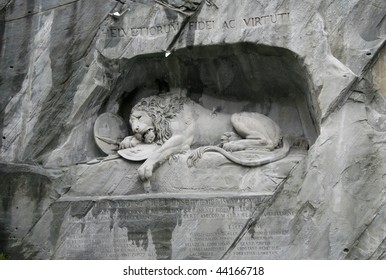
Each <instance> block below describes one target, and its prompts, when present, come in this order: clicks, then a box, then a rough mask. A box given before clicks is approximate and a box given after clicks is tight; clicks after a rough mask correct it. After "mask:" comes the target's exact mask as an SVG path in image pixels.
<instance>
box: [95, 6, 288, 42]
mask: <svg viewBox="0 0 386 280" xmlns="http://www.w3.org/2000/svg"><path fill="white" fill-rule="evenodd" d="M289 21H290V13H289V12H284V13H274V14H268V15H258V16H254V17H247V18H241V19H228V20H225V21H218V20H214V19H199V20H192V21H189V22H188V23H187V25H186V27H185V29H186V30H187V32H192V31H221V30H222V31H225V30H227V29H237V28H239V29H248V28H259V27H263V26H266V25H274V24H286V23H289ZM181 26H182V25H181V22H178V21H173V22H169V23H165V24H160V25H154V26H134V27H121V26H111V27H109V28H107V29H104V30H103V32H104V33H105V34H106V36H107V37H109V38H123V37H132V38H133V37H157V36H162V35H168V34H176V33H177V32H178V30H179V29H180V28H181Z"/></svg>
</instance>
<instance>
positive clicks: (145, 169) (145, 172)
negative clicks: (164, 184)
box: [138, 158, 157, 181]
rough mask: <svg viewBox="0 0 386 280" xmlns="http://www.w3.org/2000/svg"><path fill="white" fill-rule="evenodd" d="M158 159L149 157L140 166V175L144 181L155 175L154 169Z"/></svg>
mask: <svg viewBox="0 0 386 280" xmlns="http://www.w3.org/2000/svg"><path fill="white" fill-rule="evenodd" d="M156 163H157V161H156V160H154V159H150V158H148V159H147V160H146V161H145V162H144V163H143V164H142V165H141V166H140V167H139V168H138V175H139V178H140V179H141V180H142V181H147V180H149V179H150V178H151V176H152V175H153V171H154V168H155V165H156Z"/></svg>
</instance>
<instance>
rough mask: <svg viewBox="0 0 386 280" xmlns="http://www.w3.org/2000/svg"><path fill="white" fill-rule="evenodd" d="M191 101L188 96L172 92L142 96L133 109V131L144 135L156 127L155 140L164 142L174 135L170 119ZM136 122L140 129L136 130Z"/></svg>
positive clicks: (131, 121)
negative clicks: (150, 122)
mask: <svg viewBox="0 0 386 280" xmlns="http://www.w3.org/2000/svg"><path fill="white" fill-rule="evenodd" d="M189 101H190V99H189V98H187V97H182V96H180V95H179V94H171V93H166V94H160V95H153V96H150V97H146V98H142V99H141V100H140V101H139V102H138V103H137V104H136V105H135V106H134V107H133V109H132V110H131V114H130V119H131V120H130V124H131V128H132V129H133V132H134V133H140V134H141V135H144V134H145V133H147V131H149V130H151V129H153V128H154V130H155V142H157V144H163V143H164V142H165V141H166V140H168V139H169V138H170V137H171V136H172V132H171V129H170V120H171V119H173V118H175V117H176V115H177V114H178V113H179V112H180V111H181V110H182V109H183V106H184V104H185V103H187V102H189ZM145 114H146V115H147V116H145ZM138 117H140V118H139V119H138ZM147 117H150V119H151V121H152V125H150V124H149V121H148V119H147ZM142 118H143V119H142ZM141 119H142V120H141ZM134 122H135V126H136V127H138V129H137V130H138V131H135V129H136V128H135V127H133V125H134Z"/></svg>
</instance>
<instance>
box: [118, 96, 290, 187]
mask: <svg viewBox="0 0 386 280" xmlns="http://www.w3.org/2000/svg"><path fill="white" fill-rule="evenodd" d="M129 122H130V126H131V129H132V131H133V133H134V135H133V136H128V137H126V138H125V139H124V140H123V141H122V142H121V143H120V145H119V148H120V149H126V148H131V147H135V146H136V145H138V144H140V143H148V144H150V143H157V144H158V145H160V148H159V149H158V150H156V151H155V152H153V153H152V154H151V155H150V156H149V157H148V158H147V160H146V161H145V162H144V163H143V164H142V165H141V166H140V168H139V169H138V173H139V176H140V178H141V180H142V181H148V180H149V179H150V178H151V176H152V174H153V171H154V169H155V168H156V167H157V166H159V165H160V164H161V163H163V162H164V161H166V160H167V159H169V158H170V157H171V156H172V155H174V154H177V153H181V152H183V151H187V150H189V149H191V148H198V149H197V150H196V151H194V152H193V153H192V154H191V155H190V157H189V159H188V164H189V165H194V163H195V162H196V161H197V160H198V159H199V158H200V157H201V155H202V154H203V153H205V152H207V151H212V152H218V153H221V154H222V155H223V156H225V157H226V158H228V159H229V160H231V161H233V162H235V163H237V164H241V165H245V166H260V165H263V164H267V163H270V162H274V161H277V160H279V159H282V158H284V157H285V156H286V155H287V153H288V151H289V145H288V143H287V142H286V141H281V140H282V135H281V130H280V128H279V126H278V125H277V124H276V123H275V122H274V121H273V120H271V119H270V118H268V117H266V116H264V115H262V114H259V113H255V112H241V113H235V114H232V115H229V114H223V113H215V112H213V111H211V110H208V109H206V108H204V107H203V106H201V105H200V104H198V103H196V102H193V101H192V100H191V99H189V98H187V97H183V96H180V95H178V94H171V93H167V94H161V95H158V96H150V97H147V98H143V99H142V100H140V102H139V103H138V104H136V105H135V106H134V107H133V109H132V111H131V115H130V120H129ZM281 142H283V147H282V148H281V151H280V152H279V153H275V155H273V156H269V157H266V158H262V159H255V160H253V159H252V160H251V159H241V158H238V157H236V156H235V155H234V154H232V152H235V151H241V150H247V149H265V150H274V149H276V148H279V145H280V143H281Z"/></svg>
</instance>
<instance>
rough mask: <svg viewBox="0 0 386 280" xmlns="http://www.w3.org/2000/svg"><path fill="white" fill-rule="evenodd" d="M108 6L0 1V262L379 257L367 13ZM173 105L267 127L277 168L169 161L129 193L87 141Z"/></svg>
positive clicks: (372, 30) (282, 7)
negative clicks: (158, 98) (101, 129)
mask: <svg viewBox="0 0 386 280" xmlns="http://www.w3.org/2000/svg"><path fill="white" fill-rule="evenodd" d="M123 2H124V4H123V3H120V1H102V0H97V1H91V0H84V1H76V2H74V1H68V0H56V1H21V0H15V1H7V0H6V1H0V21H1V23H0V38H1V39H0V40H1V44H0V51H1V56H0V73H1V74H0V81H1V82H0V92H1V94H0V134H1V135H0V136H1V137H0V151H1V152H0V177H1V178H0V182H1V187H0V197H1V199H0V205H1V206H0V209H1V215H0V253H2V252H5V253H6V254H7V255H9V256H10V257H11V258H15V259H16V258H17V259H31V258H33V259H49V258H52V259H201V258H202V259H220V258H224V259H385V258H386V257H385V256H386V254H385V252H386V245H385V238H386V230H385V225H384V224H385V223H384V220H385V215H386V214H385V211H386V210H385V201H386V197H385V192H386V188H385V186H386V184H385V179H384V178H385V174H386V166H385V164H384V160H383V159H384V158H385V157H386V146H385V141H386V139H385V137H386V136H385V135H386V134H385V132H386V103H385V93H386V84H385V67H386V49H385V38H386V37H385V36H386V21H385V13H386V2H385V1H383V0H371V1H359V0H355V1H343V0H328V1H294V0H285V1H268V0H263V1H250V0H240V1H230V0H228V1H195V2H201V3H200V4H199V5H197V3H196V4H194V5H193V6H191V5H190V4H191V3H190V2H191V1H130V0H128V1H123ZM115 13H117V14H115ZM176 90H177V91H180V92H181V94H186V95H187V96H188V97H189V98H190V99H192V100H193V101H194V102H196V103H198V104H200V105H202V106H203V107H205V108H207V109H209V110H211V111H212V113H213V114H214V116H215V115H216V114H220V113H226V114H232V113H235V112H241V111H247V112H250V111H253V112H258V113H261V114H264V115H267V116H268V117H269V118H271V119H272V120H274V121H275V122H276V123H277V124H278V125H279V127H280V128H281V130H282V133H283V135H285V136H287V137H289V138H290V139H292V142H293V147H292V148H291V151H290V154H289V156H288V157H286V158H284V159H282V160H280V161H277V162H274V163H270V164H268V165H264V166H262V167H256V168H250V167H243V166H239V165H235V164H232V163H229V161H227V160H226V159H225V158H224V157H222V156H220V155H208V154H205V155H204V157H203V158H202V159H203V160H202V161H200V162H199V164H198V166H196V167H195V168H188V166H187V165H186V160H187V158H188V156H189V154H188V153H186V154H178V155H177V156H176V157H175V158H170V160H168V161H167V162H164V163H162V164H161V165H160V167H159V168H158V169H156V170H155V172H154V176H153V177H152V178H151V180H150V183H151V187H152V192H151V193H148V194H147V193H145V192H144V185H143V183H142V182H141V180H140V179H139V178H138V174H137V169H138V168H139V167H140V166H141V164H142V163H133V162H129V161H126V160H124V159H122V158H119V157H118V156H117V155H115V154H114V155H110V156H108V157H106V155H105V153H103V151H101V150H100V149H99V148H98V146H97V144H96V143H95V141H94V133H93V128H94V124H95V122H96V120H97V118H98V116H100V115H102V114H103V113H109V114H117V115H119V116H121V117H123V119H124V120H125V121H127V126H129V122H128V120H129V115H130V110H131V108H132V107H133V106H134V105H135V104H136V103H137V102H138V101H139V100H141V98H143V97H148V96H152V95H157V94H159V93H164V92H169V91H176ZM213 129H214V128H213ZM191 148H192V149H194V148H196V147H191ZM308 148H309V149H308Z"/></svg>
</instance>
